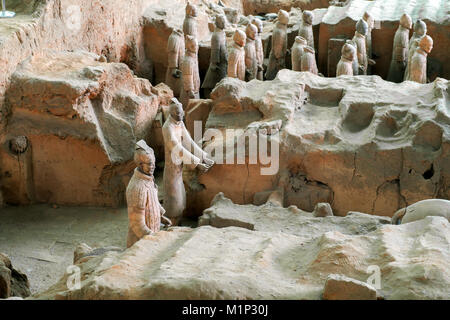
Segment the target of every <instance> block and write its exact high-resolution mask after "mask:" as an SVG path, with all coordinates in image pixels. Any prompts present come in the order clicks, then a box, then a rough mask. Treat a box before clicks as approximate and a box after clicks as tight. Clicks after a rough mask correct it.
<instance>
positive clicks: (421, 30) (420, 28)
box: [405, 19, 427, 80]
mask: <svg viewBox="0 0 450 320" xmlns="http://www.w3.org/2000/svg"><path fill="white" fill-rule="evenodd" d="M426 34H427V25H426V23H425V22H423V21H422V20H420V19H419V20H417V21H416V23H414V33H413V35H412V37H411V39H410V40H409V47H408V62H407V65H406V71H405V80H407V79H408V78H409V71H410V69H411V63H410V61H411V59H412V57H413V55H414V53H415V52H416V50H417V48H418V47H419V43H420V39H421V38H422V37H423V36H424V35H426Z"/></svg>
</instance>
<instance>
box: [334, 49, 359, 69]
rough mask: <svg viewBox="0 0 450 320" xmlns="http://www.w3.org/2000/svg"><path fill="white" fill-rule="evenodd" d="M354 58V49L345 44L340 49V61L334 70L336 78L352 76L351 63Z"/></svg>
mask: <svg viewBox="0 0 450 320" xmlns="http://www.w3.org/2000/svg"><path fill="white" fill-rule="evenodd" d="M355 56H356V48H355V47H354V46H353V45H351V44H349V43H346V44H344V45H343V46H342V49H341V60H339V62H338V65H337V68H336V77H339V76H343V75H346V76H353V61H354V58H355Z"/></svg>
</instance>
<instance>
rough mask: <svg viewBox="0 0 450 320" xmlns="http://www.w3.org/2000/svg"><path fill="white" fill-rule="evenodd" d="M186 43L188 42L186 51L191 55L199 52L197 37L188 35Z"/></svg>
mask: <svg viewBox="0 0 450 320" xmlns="http://www.w3.org/2000/svg"><path fill="white" fill-rule="evenodd" d="M185 41H186V51H188V52H191V53H197V52H198V42H197V39H195V37H193V36H191V35H187V36H186V38H185Z"/></svg>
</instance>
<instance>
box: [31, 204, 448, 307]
mask: <svg viewBox="0 0 450 320" xmlns="http://www.w3.org/2000/svg"><path fill="white" fill-rule="evenodd" d="M222 202H223V201H222ZM222 206H223V205H222ZM226 206H227V207H228V209H229V210H231V211H232V212H234V213H236V214H237V215H238V216H239V215H240V214H241V212H242V213H245V212H248V211H251V210H253V211H258V210H259V212H255V214H254V216H255V224H254V225H255V231H251V230H246V229H244V228H236V227H227V228H213V227H210V226H203V227H199V228H197V229H190V228H178V227H176V228H171V229H169V231H161V232H159V233H157V234H155V235H151V236H146V237H144V238H143V239H141V240H140V241H138V242H137V243H136V244H135V245H133V246H132V247H130V248H129V249H127V250H126V251H125V252H123V253H118V252H106V253H104V254H103V255H101V256H94V257H91V258H90V259H89V260H87V261H85V262H81V263H79V264H77V266H78V267H80V269H81V288H80V289H75V290H67V286H66V282H67V279H68V277H69V276H70V275H69V274H66V275H64V276H63V277H62V278H61V280H60V281H59V282H58V283H57V284H55V285H54V286H52V287H51V288H49V289H48V290H47V291H45V292H43V293H40V294H37V295H35V296H34V297H33V298H36V299H321V298H322V293H323V288H324V285H325V283H326V280H327V278H328V276H329V275H330V274H341V275H345V276H346V277H350V278H352V279H355V280H358V281H361V282H368V281H369V277H370V276H371V275H372V273H371V271H370V270H371V267H373V266H374V265H375V266H378V267H379V268H380V277H381V288H380V289H379V292H378V293H379V295H380V296H382V297H383V298H384V299H448V298H450V295H449V292H448V286H449V285H450V275H449V271H448V263H449V261H450V238H449V236H448V235H449V234H450V223H449V222H448V221H447V220H446V219H444V218H442V217H427V218H425V219H423V220H420V221H416V222H412V223H408V224H404V225H390V224H388V225H379V224H374V225H378V227H377V228H376V229H375V230H372V231H371V230H362V229H361V227H362V226H364V224H366V225H368V224H373V222H375V220H376V219H378V220H379V221H382V220H386V219H385V218H383V217H378V218H376V217H373V216H370V215H360V216H355V217H353V218H351V217H347V218H342V217H327V218H312V217H309V218H308V217H302V214H301V213H300V214H297V215H298V216H299V217H298V218H297V220H294V219H293V218H292V217H293V215H294V214H293V213H291V212H290V210H289V209H282V208H280V207H277V208H276V210H275V212H274V211H273V207H272V210H268V208H267V207H265V206H262V207H254V209H253V208H250V210H249V206H239V205H235V204H232V203H227V204H226ZM213 208H214V207H213ZM212 210H213V211H218V210H221V209H220V208H217V207H216V208H214V209H212ZM237 212H239V213H237ZM271 212H274V213H271ZM271 214H272V216H270V222H271V223H263V224H262V223H260V221H262V220H263V219H264V218H262V219H259V220H258V217H257V216H258V215H263V216H267V217H269V215H271ZM283 215H284V216H283ZM339 219H340V221H339ZM358 219H359V222H357V220H358ZM307 220H309V223H308V224H309V225H308V226H305V225H304V223H305V222H306V221H307ZM288 222H289V224H288ZM324 224H325V227H324ZM348 224H350V226H348ZM346 225H347V226H346ZM351 225H353V226H355V227H356V228H355V229H354V230H352V228H351ZM259 226H264V227H265V228H266V229H264V230H260V231H257V228H259ZM287 226H289V227H287ZM328 227H329V228H330V231H326V230H327V228H328ZM333 228H334V230H333V231H331V230H332V229H333ZM338 230H342V231H345V234H344V233H342V232H340V231H338ZM419 256H420V258H419ZM347 284H348V283H347Z"/></svg>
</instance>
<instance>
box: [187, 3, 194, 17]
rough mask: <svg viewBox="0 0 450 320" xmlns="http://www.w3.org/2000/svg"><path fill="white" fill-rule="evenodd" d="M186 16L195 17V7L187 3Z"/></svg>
mask: <svg viewBox="0 0 450 320" xmlns="http://www.w3.org/2000/svg"><path fill="white" fill-rule="evenodd" d="M186 15H187V16H191V17H194V18H195V17H197V7H196V6H194V5H193V4H190V3H189V2H188V3H187V4H186Z"/></svg>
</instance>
